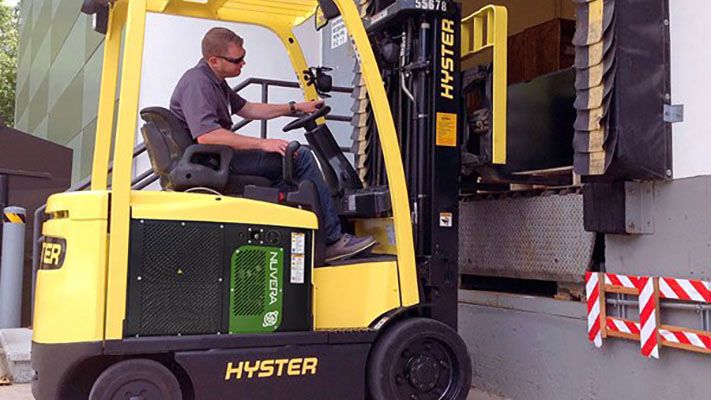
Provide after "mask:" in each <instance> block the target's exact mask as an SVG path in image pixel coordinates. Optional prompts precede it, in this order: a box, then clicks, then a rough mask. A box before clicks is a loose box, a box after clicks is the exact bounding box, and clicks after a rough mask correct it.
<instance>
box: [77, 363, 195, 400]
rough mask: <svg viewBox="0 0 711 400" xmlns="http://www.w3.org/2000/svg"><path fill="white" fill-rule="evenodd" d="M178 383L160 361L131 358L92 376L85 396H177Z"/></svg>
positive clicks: (147, 399) (136, 399)
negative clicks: (92, 383)
mask: <svg viewBox="0 0 711 400" xmlns="http://www.w3.org/2000/svg"><path fill="white" fill-rule="evenodd" d="M182 398H183V394H182V392H181V391H180V384H179V383H178V379H176V378H175V375H173V373H172V372H170V370H169V369H168V368H166V367H165V366H163V365H162V364H161V363H159V362H156V361H153V360H146V359H134V360H126V361H121V362H118V363H116V364H114V365H112V366H110V367H109V368H107V369H106V371H104V372H102V373H101V375H99V377H98V378H97V379H96V381H95V382H94V385H93V386H92V387H91V392H90V393H89V400H119V399H120V400H127V399H130V400H181V399H182Z"/></svg>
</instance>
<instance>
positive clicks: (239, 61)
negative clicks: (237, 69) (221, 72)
mask: <svg viewBox="0 0 711 400" xmlns="http://www.w3.org/2000/svg"><path fill="white" fill-rule="evenodd" d="M215 57H217V58H221V59H223V60H225V61H227V62H231V63H232V64H235V65H240V64H242V62H243V61H244V56H242V57H240V58H230V57H223V56H215Z"/></svg>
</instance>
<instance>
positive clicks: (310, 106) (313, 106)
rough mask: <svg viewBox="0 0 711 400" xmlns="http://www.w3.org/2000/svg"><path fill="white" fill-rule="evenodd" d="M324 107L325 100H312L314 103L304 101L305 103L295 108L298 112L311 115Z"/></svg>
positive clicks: (298, 104) (297, 104)
mask: <svg viewBox="0 0 711 400" xmlns="http://www.w3.org/2000/svg"><path fill="white" fill-rule="evenodd" d="M323 105H324V102H323V100H320V99H319V100H312V101H304V102H303V103H296V106H295V107H296V111H300V112H303V113H307V114H311V113H312V112H314V111H316V110H318V109H319V108H321V107H323Z"/></svg>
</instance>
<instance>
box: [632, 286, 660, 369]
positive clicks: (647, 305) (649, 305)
mask: <svg viewBox="0 0 711 400" xmlns="http://www.w3.org/2000/svg"><path fill="white" fill-rule="evenodd" d="M637 289H639V323H640V325H641V326H642V329H641V330H640V334H639V343H640V345H641V348H642V355H643V356H645V357H654V358H659V344H658V341H657V336H658V332H657V295H656V291H655V290H654V280H653V279H651V278H649V277H647V276H645V277H640V278H639V280H638V281H637Z"/></svg>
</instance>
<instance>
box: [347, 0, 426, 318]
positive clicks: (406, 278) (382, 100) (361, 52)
mask: <svg viewBox="0 0 711 400" xmlns="http://www.w3.org/2000/svg"><path fill="white" fill-rule="evenodd" d="M334 1H335V3H336V4H337V5H338V8H339V9H340V10H341V16H342V17H343V22H344V23H345V24H346V28H347V29H348V32H349V33H350V34H351V36H352V37H353V41H354V42H355V49H356V51H357V54H358V56H359V57H358V59H359V60H360V62H361V71H362V73H363V80H364V81H365V85H366V87H367V89H368V96H369V98H370V103H371V105H372V108H373V114H374V116H375V123H376V125H377V127H378V137H379V138H380V145H381V148H382V152H383V159H384V160H385V171H386V172H387V175H388V182H389V186H390V201H391V203H392V208H393V218H394V221H395V239H396V247H397V264H398V266H399V269H398V276H399V278H400V290H401V296H402V297H401V299H402V304H403V306H411V305H414V304H417V303H419V302H420V293H419V289H418V283H417V270H416V267H415V245H414V242H413V238H412V222H411V220H410V218H411V217H410V203H409V200H408V197H407V186H406V184H405V171H404V169H403V166H402V155H401V154H400V144H399V142H398V139H397V132H396V131H395V123H394V122H393V115H392V112H391V111H390V103H389V102H388V97H387V95H386V94H385V84H384V83H383V79H382V77H381V76H380V69H379V67H378V63H377V62H376V60H375V54H374V53H373V48H372V46H371V44H370V40H369V39H368V34H367V33H366V31H365V27H364V26H363V21H362V19H361V17H360V14H359V13H358V9H357V8H356V4H355V2H354V1H353V0H334Z"/></svg>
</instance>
